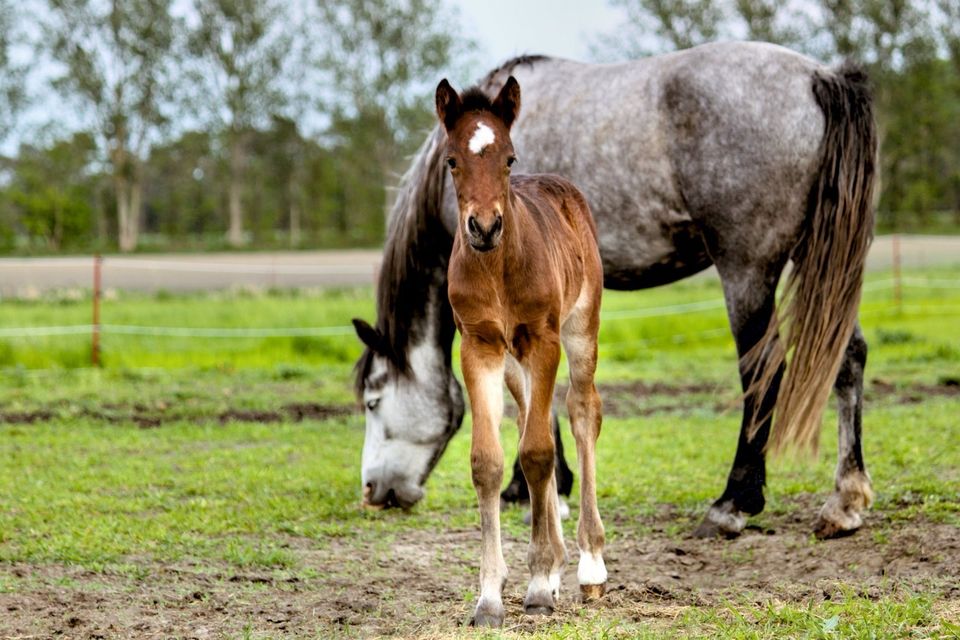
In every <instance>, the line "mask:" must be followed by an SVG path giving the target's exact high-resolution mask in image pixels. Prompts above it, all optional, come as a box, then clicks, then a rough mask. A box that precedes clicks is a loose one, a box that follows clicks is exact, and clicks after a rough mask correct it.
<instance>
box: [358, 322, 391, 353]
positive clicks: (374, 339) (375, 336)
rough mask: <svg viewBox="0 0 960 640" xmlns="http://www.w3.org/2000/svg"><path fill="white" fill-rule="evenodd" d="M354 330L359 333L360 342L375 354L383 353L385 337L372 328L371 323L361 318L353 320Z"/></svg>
mask: <svg viewBox="0 0 960 640" xmlns="http://www.w3.org/2000/svg"><path fill="white" fill-rule="evenodd" d="M353 328H354V329H355V330H356V332H357V337H358V338H360V341H361V342H362V343H363V344H365V345H367V347H369V348H370V350H371V351H373V352H375V353H383V351H384V349H383V336H382V335H381V334H380V332H379V331H377V330H376V329H374V328H373V327H371V326H370V323H369V322H367V321H366V320H361V319H360V318H354V319H353Z"/></svg>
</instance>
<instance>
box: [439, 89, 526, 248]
mask: <svg viewBox="0 0 960 640" xmlns="http://www.w3.org/2000/svg"><path fill="white" fill-rule="evenodd" d="M519 112H520V85H519V84H518V83H517V81H516V79H515V78H514V77H513V76H510V78H509V79H508V80H507V82H506V84H505V85H503V89H501V90H500V93H499V94H498V95H497V97H496V98H494V99H493V100H492V101H491V100H490V98H488V97H487V96H486V95H485V94H484V93H483V92H482V91H480V90H479V89H468V90H467V91H465V92H464V93H463V95H457V92H456V91H454V90H453V87H451V86H450V83H449V82H447V81H446V79H444V80H441V81H440V84H439V85H438V86H437V116H438V117H439V118H440V122H441V123H442V124H443V128H444V129H445V130H446V132H447V166H449V167H450V175H451V176H453V184H454V187H456V191H457V202H458V204H459V206H460V225H459V228H460V230H461V233H463V239H464V240H466V241H467V243H469V245H470V246H471V247H473V248H474V249H476V250H477V251H490V250H491V249H494V248H496V247H497V245H498V244H499V243H500V236H501V235H502V234H503V216H504V214H506V213H508V212H509V211H508V209H509V206H510V204H509V199H508V193H509V189H510V167H511V165H513V163H514V162H515V161H516V159H517V158H516V156H515V155H514V154H513V143H512V142H510V126H511V125H512V124H513V121H514V120H516V118H517V114H518V113H519Z"/></svg>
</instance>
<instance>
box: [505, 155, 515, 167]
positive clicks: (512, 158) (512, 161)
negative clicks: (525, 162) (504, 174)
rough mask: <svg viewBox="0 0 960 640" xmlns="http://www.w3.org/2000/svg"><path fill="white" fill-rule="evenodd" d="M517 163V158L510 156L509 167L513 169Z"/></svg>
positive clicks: (508, 159)
mask: <svg viewBox="0 0 960 640" xmlns="http://www.w3.org/2000/svg"><path fill="white" fill-rule="evenodd" d="M516 161H517V156H510V157H509V158H507V166H508V167H512V166H513V163H514V162H516Z"/></svg>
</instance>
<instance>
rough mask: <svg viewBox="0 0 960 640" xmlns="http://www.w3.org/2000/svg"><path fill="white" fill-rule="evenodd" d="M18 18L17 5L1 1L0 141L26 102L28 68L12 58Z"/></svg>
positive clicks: (8, 131)
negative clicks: (25, 84)
mask: <svg viewBox="0 0 960 640" xmlns="http://www.w3.org/2000/svg"><path fill="white" fill-rule="evenodd" d="M18 18H19V16H18V14H17V11H16V8H15V5H13V4H12V3H11V2H9V0H0V139H3V138H5V137H6V136H7V134H9V133H10V130H11V129H12V128H13V125H14V122H15V118H16V116H17V114H18V112H19V111H20V109H21V108H22V107H23V106H24V103H25V101H26V93H25V91H24V78H25V76H26V71H27V69H26V66H24V65H18V64H16V63H15V62H14V61H13V58H12V57H11V48H12V47H13V45H14V43H15V41H16V39H17V31H16V26H17V20H18Z"/></svg>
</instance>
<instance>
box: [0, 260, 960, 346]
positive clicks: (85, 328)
mask: <svg viewBox="0 0 960 640" xmlns="http://www.w3.org/2000/svg"><path fill="white" fill-rule="evenodd" d="M69 260H76V259H70V258H63V259H51V260H49V261H47V262H49V263H50V264H47V263H44V262H40V263H39V265H38V261H33V260H31V261H30V262H29V264H30V265H31V266H62V265H63V263H64V262H66V261H69ZM9 262H10V261H8V263H9ZM111 262H114V263H119V262H123V263H124V265H126V264H127V263H131V264H132V263H136V264H138V265H153V264H156V265H162V266H163V267H170V268H174V269H177V270H182V271H190V270H197V269H196V268H197V267H202V268H208V269H209V270H210V271H215V270H217V269H219V268H221V267H236V268H237V269H247V271H246V273H269V272H270V271H269V270H270V269H274V270H276V269H279V268H281V265H278V266H277V267H269V266H266V265H264V266H263V267H257V266H249V267H247V266H244V265H228V264H221V263H177V264H171V263H166V262H161V261H146V260H132V259H123V258H114V259H111ZM88 263H89V261H86V262H85V263H84V264H88ZM135 268H137V267H135ZM142 268H153V267H148V266H143V267H142ZM283 268H285V269H289V270H288V271H284V272H283V273H322V272H325V273H355V272H359V271H350V269H357V270H360V271H362V272H363V273H366V270H365V269H364V268H362V267H346V266H336V265H327V266H324V265H315V266H310V265H303V266H302V267H301V266H296V265H285V266H283ZM260 269H264V271H258V270H260ZM297 269H302V270H299V271H298V270H297ZM322 269H327V271H321V270H322ZM336 269H339V271H335V270H336ZM901 284H902V285H904V286H908V287H913V288H929V289H940V288H948V289H954V288H956V289H960V281H957V280H944V279H936V278H903V279H901ZM894 286H895V281H894V280H893V279H892V278H890V279H885V280H878V281H873V282H868V283H866V284H865V285H864V290H865V291H876V290H884V289H890V288H893V287H894ZM723 307H724V301H723V299H722V298H715V299H710V300H699V301H695V302H685V303H680V304H673V305H663V306H657V307H641V308H637V309H623V310H617V311H606V312H603V313H602V314H601V317H602V319H603V320H626V319H637V318H656V317H664V316H671V315H677V314H681V313H696V312H701V311H711V310H715V309H722V308H723ZM899 310H903V311H911V312H913V311H919V310H925V311H926V312H927V313H929V314H931V315H950V314H953V313H956V312H960V307H957V306H950V305H946V306H943V305H936V309H935V310H934V309H930V308H929V307H927V306H918V305H912V304H902V305H900V306H899V307H897V306H895V305H891V306H890V307H885V308H883V309H873V310H864V311H863V312H862V313H861V315H864V316H872V315H877V314H881V313H888V312H897V311H899ZM93 329H94V327H93V325H91V324H77V325H60V326H43V327H6V328H3V327H0V338H30V337H46V336H68V335H81V334H90V333H91V332H92V331H93ZM728 331H729V329H728V328H727V327H726V326H725V327H723V328H718V329H710V330H707V331H705V332H701V333H697V334H679V335H675V336H664V337H658V338H653V339H643V340H634V341H630V342H618V343H606V344H604V345H603V346H604V347H605V348H610V347H616V346H619V345H623V346H626V345H635V344H652V343H654V342H665V341H673V342H681V341H683V340H685V339H688V338H693V337H706V336H714V335H720V334H723V333H726V332H728ZM100 332H101V334H104V335H107V334H113V335H130V336H155V337H183V338H290V337H299V336H305V337H311V336H315V337H322V336H343V335H352V334H353V333H354V329H353V327H352V326H350V325H338V326H325V327H236V328H232V327H164V326H141V325H124V324H101V325H100Z"/></svg>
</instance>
